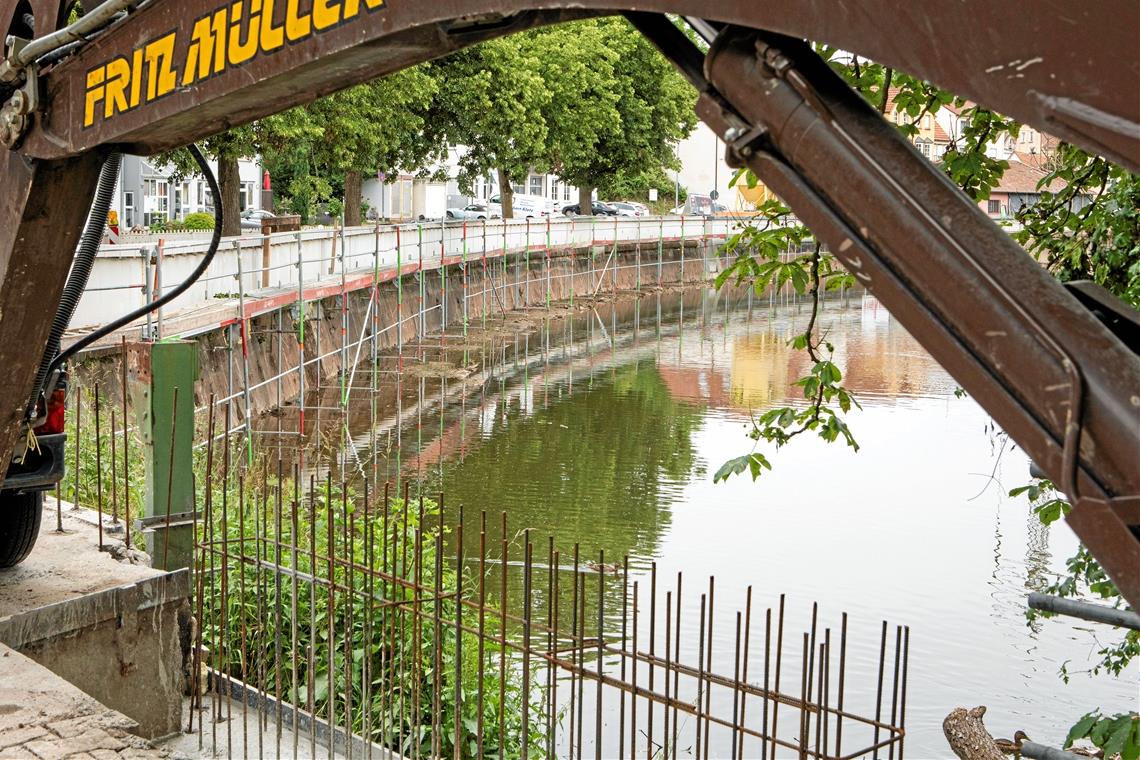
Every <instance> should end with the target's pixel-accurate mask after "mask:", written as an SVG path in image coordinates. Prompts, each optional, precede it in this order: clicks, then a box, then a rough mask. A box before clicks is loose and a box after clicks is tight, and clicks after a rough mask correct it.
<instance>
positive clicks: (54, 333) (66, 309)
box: [26, 153, 123, 419]
mask: <svg viewBox="0 0 1140 760" xmlns="http://www.w3.org/2000/svg"><path fill="white" fill-rule="evenodd" d="M122 160H123V157H122V154H120V153H112V154H111V155H110V156H108V157H107V160H106V161H105V162H103V168H102V169H101V170H100V172H99V184H98V185H97V186H96V189H95V202H94V203H93V204H92V205H91V215H90V216H88V217H87V225H86V226H85V227H84V228H83V236H82V237H81V238H80V239H79V248H78V249H77V250H76V253H75V262H74V263H73V264H72V265H71V273H70V274H68V276H67V284H66V285H64V286H63V295H62V296H60V298H59V305H58V306H57V307H56V310H55V319H53V320H52V323H51V333H50V334H49V335H48V342H47V346H46V347H45V348H44V355H43V358H42V359H41V360H40V367H39V370H38V371H37V372H36V384H35V385H33V386H32V397H31V400H29V401H28V408H27V412H26V415H27V417H28V419H32V418H33V417H35V414H36V402H37V401H38V400H39V397H40V391H41V390H43V387H44V382H45V381H46V380H47V379H48V372H49V371H50V368H51V363H52V360H53V359H55V357H56V355H57V354H58V353H59V341H60V340H61V339H62V338H63V331H64V330H66V329H67V326H68V325H69V324H71V317H72V315H73V314H75V307H76V306H78V305H79V299H80V298H82V297H83V291H84V290H85V289H86V288H87V280H88V279H89V278H90V277H91V269H92V268H93V267H94V266H95V255H96V254H97V253H99V244H100V243H101V242H102V241H103V230H104V228H105V227H106V225H107V212H108V211H109V210H110V208H111V199H112V198H113V197H114V195H115V184H116V182H117V181H118V179H119V165H120V164H121V163H122Z"/></svg>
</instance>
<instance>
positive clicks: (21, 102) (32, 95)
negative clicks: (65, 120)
mask: <svg viewBox="0 0 1140 760" xmlns="http://www.w3.org/2000/svg"><path fill="white" fill-rule="evenodd" d="M7 43H8V44H7V47H8V58H7V60H5V61H3V62H2V63H0V66H3V67H4V72H5V73H7V75H8V77H9V80H10V81H7V83H8V84H15V83H18V82H20V80H21V79H22V80H23V83H22V84H21V85H20V86H19V89H17V90H16V91H15V92H13V93H12V94H11V95H9V96H8V99H7V100H6V101H5V102H4V104H3V105H0V144H3V145H4V146H5V147H7V148H16V147H18V146H19V144H20V141H21V140H23V138H24V135H25V134H27V132H28V129H29V128H30V127H31V121H32V114H33V113H35V112H36V111H37V110H39V107H40V97H39V88H40V82H39V77H38V75H37V71H36V67H35V66H34V65H32V66H27V67H25V68H23V69H20V70H17V69H14V68H12V67H11V65H10V63H9V62H10V61H11V60H13V59H15V58H16V57H17V56H18V55H19V53H20V51H21V50H22V49H23V48H24V47H26V46H27V45H28V40H24V39H20V38H18V37H9V38H8V40H7ZM2 76H3V74H2V73H0V77H2ZM5 81H6V80H3V79H0V82H5Z"/></svg>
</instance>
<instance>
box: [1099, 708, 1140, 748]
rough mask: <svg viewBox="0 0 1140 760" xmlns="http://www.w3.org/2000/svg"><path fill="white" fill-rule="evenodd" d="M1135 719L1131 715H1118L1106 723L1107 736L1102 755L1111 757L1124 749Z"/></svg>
mask: <svg viewBox="0 0 1140 760" xmlns="http://www.w3.org/2000/svg"><path fill="white" fill-rule="evenodd" d="M1134 720H1135V719H1134V718H1133V717H1132V716H1131V715H1119V716H1117V717H1116V719H1114V720H1113V721H1111V722H1110V723H1109V725H1108V738H1107V739H1106V741H1105V743H1104V745H1103V746H1104V756H1105V757H1113V756H1114V755H1117V754H1120V752H1122V751H1123V750H1124V745H1125V744H1126V743H1128V740H1129V738H1130V737H1131V736H1132V724H1133V721H1134Z"/></svg>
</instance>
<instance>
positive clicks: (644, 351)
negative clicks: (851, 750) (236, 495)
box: [285, 289, 1137, 757]
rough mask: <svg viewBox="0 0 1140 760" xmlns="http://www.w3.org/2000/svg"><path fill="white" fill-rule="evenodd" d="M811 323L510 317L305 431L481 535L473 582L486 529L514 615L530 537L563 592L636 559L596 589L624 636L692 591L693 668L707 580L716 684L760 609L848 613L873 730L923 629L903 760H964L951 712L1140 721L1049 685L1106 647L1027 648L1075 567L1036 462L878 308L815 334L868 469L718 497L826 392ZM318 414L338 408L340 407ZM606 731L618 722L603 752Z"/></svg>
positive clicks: (593, 314)
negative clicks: (737, 626) (1059, 583)
mask: <svg viewBox="0 0 1140 760" xmlns="http://www.w3.org/2000/svg"><path fill="white" fill-rule="evenodd" d="M806 319H807V314H806V311H805V310H804V308H803V306H802V305H800V304H796V303H785V302H782V301H772V300H769V299H763V300H761V299H756V298H750V297H749V296H747V295H746V294H735V295H731V296H730V295H725V294H717V293H715V292H713V291H707V290H700V289H698V290H690V291H686V292H684V293H651V294H646V295H644V296H643V297H642V298H640V299H634V298H625V299H621V300H619V301H617V302H613V303H605V304H602V305H598V306H596V307H595V308H579V309H577V310H575V311H574V312H572V313H569V314H567V313H565V312H559V313H557V314H555V315H552V316H549V317H546V316H544V315H543V314H542V313H541V312H536V313H532V314H528V315H526V316H525V317H523V316H519V315H515V316H513V317H512V318H511V321H509V322H508V323H506V324H505V325H500V326H499V328H498V329H497V330H495V331H493V332H486V331H481V330H472V331H471V332H470V335H469V338H468V341H467V342H466V343H463V342H461V341H459V340H457V339H456V338H455V337H450V338H448V339H447V341H445V344H444V345H443V346H442V347H440V346H437V345H433V344H432V342H431V341H426V342H425V343H424V344H421V345H419V346H417V347H416V348H414V349H409V350H407V351H406V352H405V353H404V356H403V362H404V364H405V367H406V371H405V372H404V374H403V375H402V376H399V375H397V374H396V373H394V372H392V371H391V370H392V369H393V368H394V367H395V366H396V364H397V362H398V361H399V360H398V359H397V358H396V357H393V356H386V357H384V358H383V359H382V361H381V362H380V365H379V366H380V369H381V371H380V372H379V373H378V374H377V375H376V376H375V386H376V391H375V392H374V393H372V392H368V391H367V388H368V386H369V385H371V384H372V383H373V378H372V376H371V375H370V374H369V373H368V372H367V370H366V369H365V370H363V371H361V372H358V374H357V375H356V377H355V384H356V387H360V388H364V389H365V390H360V391H355V390H354V391H353V393H354V394H355V395H353V396H352V397H351V401H350V406H349V410H348V414H347V416H346V417H344V416H338V415H337V414H336V413H334V412H326V413H325V416H326V419H325V421H324V422H323V423H321V422H319V421H317V420H312V421H311V422H310V424H312V425H314V426H316V425H318V424H324V425H325V426H326V428H325V430H324V432H323V433H321V434H320V435H318V434H317V432H316V431H315V430H313V431H309V433H310V435H309V438H310V439H311V440H314V441H320V443H319V445H318V444H316V443H314V444H313V446H311V447H310V448H309V449H308V451H307V453H306V455H307V458H308V461H309V462H312V461H332V462H333V464H332V465H331V467H332V469H333V471H334V473H335V475H336V476H337V477H341V476H343V477H346V478H349V479H355V480H358V481H360V480H368V481H370V482H372V483H374V484H375V483H383V482H384V481H385V480H388V481H390V482H392V483H393V484H402V483H403V482H405V481H410V482H411V483H412V484H414V485H413V487H414V488H417V489H418V488H420V487H422V488H423V489H425V490H426V491H428V492H438V491H443V492H444V493H445V499H446V504H447V508H448V509H449V510H452V514H457V512H458V510H459V508H460V507H462V508H463V510H464V519H465V525H467V526H468V529H467V531H466V533H465V536H466V540H465V549H466V553H467V555H468V556H469V557H476V556H477V555H478V547H479V525H480V524H481V519H482V514H483V513H484V512H485V513H486V537H485V539H486V542H487V546H488V547H489V549H488V552H487V557H488V560H489V561H491V562H501V560H502V557H501V554H502V552H501V549H500V548H499V547H500V545H501V541H502V539H503V538H504V537H505V538H506V539H507V540H508V541H509V542H510V548H509V549H508V552H509V556H508V558H507V559H508V563H507V567H508V573H509V574H510V576H511V577H510V582H509V584H508V585H509V588H510V592H509V595H510V597H511V604H512V606H516V605H519V604H521V603H522V602H523V601H524V600H523V599H522V594H521V592H522V586H521V579H520V578H519V577H518V574H517V572H516V570H517V563H519V562H521V559H522V539H521V537H522V536H523V535H524V531H528V530H529V531H530V532H529V534H525V535H528V537H529V538H530V540H531V542H532V544H533V545H534V552H535V557H536V562H537V563H539V564H540V565H542V566H546V565H548V564H550V560H551V559H552V558H551V557H550V556H549V553H550V551H551V545H550V544H548V536H554V537H555V541H554V544H553V548H554V549H555V550H557V551H558V552H559V553H560V555H561V556H560V558H559V560H558V562H557V563H556V564H558V565H560V566H562V567H565V566H567V565H568V564H570V563H572V558H573V556H574V552H575V547H577V551H578V553H579V555H580V558H581V561H582V562H583V563H584V562H585V561H586V559H587V558H589V559H590V560H591V561H598V558H599V553H604V560H603V561H604V562H605V563H610V562H619V563H621V562H624V561H625V558H628V562H629V567H630V575H629V578H628V581H622V580H621V579H620V578H619V576H617V575H611V574H608V573H601V574H595V575H592V576H590V578H591V580H590V583H591V584H593V583H597V582H598V581H597V580H594V579H597V578H600V581H601V583H600V585H601V588H602V589H603V592H604V593H603V594H602V595H601V596H603V597H604V610H603V613H604V614H603V617H604V623H603V625H604V626H605V627H606V629H607V632H611V631H612V630H613V629H614V628H615V627H616V626H618V625H619V623H620V619H621V615H620V612H621V606H622V604H623V602H626V603H629V598H630V597H629V594H630V590H631V588H632V584H633V583H635V582H637V583H638V584H639V587H640V589H641V604H642V605H648V604H649V598H648V592H647V589H648V587H649V585H650V583H651V580H652V577H653V576H652V575H651V574H652V573H653V572H654V571H655V572H656V578H657V583H658V586H659V594H663V593H664V592H665V591H666V590H668V589H673V588H675V583H676V577H677V574H678V573H679V572H681V573H683V574H684V578H685V584H686V586H685V589H686V591H685V594H686V595H685V601H684V606H685V610H686V612H685V614H684V615H683V617H682V624H681V628H680V631H681V635H682V641H683V643H682V651H683V652H689V651H690V648H692V647H695V646H696V643H697V641H698V634H699V622H698V615H697V610H696V608H695V605H696V604H697V602H698V595H699V594H700V593H701V592H702V591H704V590H706V588H707V586H708V583H709V580H708V579H709V577H710V576H715V578H716V598H717V605H718V607H717V609H718V610H719V612H718V618H717V627H716V629H715V631H714V635H713V642H714V643H715V644H716V652H715V654H714V655H713V660H714V669H718V670H719V671H721V672H728V673H731V672H732V668H733V661H732V660H733V641H732V639H733V626H732V615H734V614H735V611H737V610H741V609H743V603H744V598H745V594H746V593H747V589H749V588H751V589H752V594H753V603H754V605H755V608H756V610H757V614H762V613H761V612H760V611H762V610H765V609H767V608H775V607H776V605H777V604H778V600H779V595H780V594H781V593H785V592H786V593H787V595H788V597H787V599H788V605H789V615H790V616H793V615H794V616H796V625H797V626H799V627H798V628H796V630H802V625H803V622H802V621H803V618H804V616H805V615H806V614H807V613H808V611H809V610H810V605H811V603H812V602H813V601H818V602H819V603H820V616H821V629H822V627H823V626H830V627H832V628H833V629H836V630H837V628H838V618H839V615H840V613H841V612H843V611H846V612H848V613H849V614H850V634H851V640H852V645H851V654H850V661H849V663H848V679H849V693H850V694H849V699H850V700H851V704H852V705H853V707H854V709H863V710H864V711H866V710H867V709H873V708H871V707H870V699H871V697H872V694H871V692H872V691H873V677H874V670H875V667H876V664H877V663H876V656H877V645H878V635H879V625H880V621H881V620H884V619H888V620H890V621H891V622H892V623H895V622H897V623H901V624H905V625H909V626H910V628H911V636H912V639H911V648H910V656H911V671H910V683H909V692H908V708H907V731H908V741H907V754H908V756H910V757H944V756H947V755H948V754H949V753H948V750H947V747H946V744H945V741H944V739H943V737H942V732H941V721H942V718H943V717H945V715H946V714H947V713H948V712H949V711H950V710H951V709H953V708H954V707H956V706H959V705H967V706H971V705H976V704H986V705H987V706H988V707H989V713H988V714H987V716H986V717H987V725H988V726H989V727H990V728H991V730H992V731H993V732H994V733H995V734H997V735H1005V736H1009V735H1011V734H1012V733H1013V732H1014V731H1015V730H1017V729H1022V730H1025V731H1026V732H1027V733H1028V734H1029V735H1030V736H1031V737H1032V738H1033V739H1034V740H1036V741H1044V742H1052V743H1055V744H1059V742H1060V741H1061V739H1062V738H1063V735H1064V733H1065V729H1066V728H1067V725H1068V723H1067V722H1066V721H1068V720H1069V719H1070V718H1075V717H1078V716H1079V715H1081V714H1083V713H1084V712H1086V711H1088V710H1090V709H1092V708H1094V707H1096V706H1098V705H1104V706H1105V707H1108V708H1113V709H1115V708H1119V709H1127V708H1128V707H1134V706H1135V701H1136V682H1137V670H1136V667H1135V666H1134V667H1133V668H1131V669H1130V671H1129V673H1128V674H1127V676H1126V677H1125V678H1122V679H1104V678H1101V679H1089V678H1085V677H1083V676H1079V677H1076V678H1074V679H1073V681H1072V683H1071V684H1069V685H1065V684H1063V683H1062V682H1061V680H1060V679H1059V678H1058V677H1057V668H1058V666H1059V665H1060V663H1061V662H1063V661H1066V660H1070V664H1069V667H1070V669H1073V670H1080V669H1081V668H1082V667H1084V663H1085V661H1086V659H1087V658H1088V657H1089V656H1090V655H1091V654H1092V648H1091V647H1090V639H1089V638H1088V636H1087V634H1086V633H1084V632H1082V631H1081V630H1078V627H1077V626H1075V625H1073V624H1072V623H1071V622H1069V621H1066V620H1049V621H1042V622H1039V623H1038V624H1036V625H1035V626H1034V627H1033V628H1029V627H1027V626H1026V625H1025V621H1024V614H1023V613H1024V598H1025V595H1026V594H1027V592H1028V591H1029V590H1031V589H1033V588H1036V587H1038V586H1039V585H1040V584H1041V582H1042V579H1043V578H1046V577H1048V576H1049V574H1051V573H1055V572H1056V571H1058V570H1059V569H1061V568H1062V567H1063V561H1064V559H1065V558H1066V557H1068V556H1069V555H1070V554H1071V553H1072V551H1073V550H1074V548H1075V546H1076V542H1075V538H1074V537H1073V536H1072V534H1071V532H1070V531H1069V530H1068V529H1067V528H1066V527H1064V526H1063V525H1062V526H1054V527H1052V528H1051V529H1046V528H1043V527H1041V526H1040V525H1039V524H1038V523H1037V522H1036V520H1035V518H1033V517H1032V515H1031V514H1029V511H1028V509H1027V507H1026V505H1025V504H1024V502H1022V501H1019V500H1011V499H1009V498H1007V497H1006V496H1005V493H1006V492H1007V491H1008V489H1009V488H1012V487H1014V486H1017V485H1020V484H1022V483H1024V482H1026V480H1027V479H1028V478H1027V461H1026V459H1025V457H1024V455H1023V454H1021V453H1020V451H1018V450H1017V449H1015V448H1011V447H1008V446H1006V445H1005V443H1004V441H1002V439H1000V438H998V437H996V435H995V433H994V430H993V428H992V426H991V425H990V421H989V418H988V416H987V415H986V414H985V413H984V412H983V411H982V410H981V409H980V408H979V407H978V406H977V405H976V404H975V403H974V402H973V401H971V400H969V399H958V398H956V397H955V395H954V389H955V388H956V387H957V384H956V383H955V382H954V380H953V379H952V378H951V377H949V375H947V373H946V372H945V371H944V370H942V369H941V368H940V367H939V366H938V365H937V363H936V362H934V361H933V360H932V359H931V358H930V357H929V356H928V355H927V354H926V353H925V352H924V351H923V350H922V348H921V347H920V346H919V345H918V344H917V343H916V342H915V341H914V340H913V339H912V338H911V337H910V336H909V335H908V334H907V332H906V331H905V330H904V329H903V328H902V327H901V326H900V325H899V324H898V323H897V321H895V320H894V319H893V318H892V317H891V316H890V315H889V314H888V313H887V312H886V311H885V310H884V309H883V308H882V307H881V305H879V304H878V303H877V302H876V301H875V300H874V299H872V298H870V297H867V296H863V295H859V294H850V295H849V296H848V297H846V298H837V299H834V300H832V301H829V302H828V303H827V305H826V309H825V312H824V314H823V316H822V318H821V321H820V325H821V329H822V330H823V331H824V332H825V333H826V335H827V337H828V340H829V341H830V342H832V343H833V344H834V345H835V347H836V356H835V360H836V363H837V364H838V365H839V366H840V367H841V369H842V370H843V371H844V373H845V376H846V377H845V383H846V384H847V385H848V387H849V388H851V389H852V390H853V392H854V393H855V395H856V397H857V398H858V400H859V401H860V402H861V404H862V406H863V409H862V410H861V411H855V412H853V413H852V414H851V415H850V424H851V426H852V429H853V430H854V432H855V435H856V437H857V438H858V439H859V442H860V444H861V446H862V449H861V451H859V452H858V453H855V452H852V451H851V450H849V449H846V448H845V447H843V446H841V445H827V444H823V443H821V442H819V441H816V440H811V439H806V438H804V439H802V440H797V441H796V442H795V443H794V444H793V445H791V446H789V447H788V448H786V449H785V450H783V451H780V452H779V453H776V454H775V455H774V456H771V455H772V452H771V451H770V450H769V451H767V453H768V454H769V455H770V458H771V459H772V461H773V464H774V466H775V469H774V471H773V472H771V473H768V474H765V475H764V476H763V477H762V478H761V480H760V481H759V482H757V483H752V482H751V481H750V480H748V479H747V478H743V479H741V478H737V479H734V480H732V481H730V482H728V483H726V484H720V485H714V484H713V483H712V482H711V474H712V473H713V472H714V471H715V470H716V468H717V467H718V466H719V465H720V464H721V463H722V462H723V461H725V460H726V459H728V458H730V457H732V456H736V455H739V454H741V453H744V452H746V451H748V450H749V448H750V446H751V445H752V442H751V441H750V440H749V439H748V438H747V437H746V435H745V433H746V431H747V429H748V420H749V416H750V415H751V414H753V413H757V412H760V411H762V410H763V409H764V408H766V407H767V406H770V405H773V404H782V403H785V402H786V401H788V400H789V399H794V398H795V394H796V393H797V391H796V389H795V388H794V387H793V386H792V385H791V383H792V382H793V381H794V380H795V379H796V378H798V377H800V376H801V375H803V374H805V373H806V372H807V370H808V369H809V368H808V365H807V360H806V357H805V356H803V354H802V352H795V351H792V350H790V349H789V348H788V346H787V341H788V339H789V338H790V337H791V336H792V335H794V334H795V333H796V332H797V331H798V330H802V328H803V324H804V322H805V321H806ZM334 390H335V389H334ZM324 398H325V399H326V400H324V401H321V402H320V404H319V405H320V406H334V405H335V402H334V401H333V400H332V399H334V398H335V395H334V394H333V393H332V391H330V394H329V395H326V396H325V397H324ZM346 420H347V424H346ZM285 424H286V425H287V424H288V419H287V418H286V420H285ZM317 471H319V472H321V473H323V472H324V470H323V469H321V468H318V469H317ZM397 487H399V486H397ZM503 513H505V514H506V515H507V531H506V534H505V535H504V534H503V532H502V530H501V527H500V524H501V523H500V521H501V519H502V517H501V515H502V514H503ZM542 583H546V579H545V576H544V577H543V580H542ZM624 583H628V584H629V585H628V586H626V585H623V584H624ZM540 585H541V584H540ZM562 593H563V594H565V593H567V592H566V590H565V589H563V592H562ZM593 598H597V597H596V596H595V597H593ZM661 603H662V600H661V598H660V596H659V597H658V605H660V604H661ZM596 609H597V608H596V602H591V603H590V608H589V612H588V614H589V616H590V618H591V619H593V616H594V615H595V610H596ZM658 614H661V613H660V611H659V613H658ZM658 635H660V634H658ZM645 636H646V634H645V631H644V630H643V631H642V633H641V643H642V644H646V645H647V644H648V642H647V641H646V640H645ZM613 720H615V718H614V716H613V715H611V714H610V713H609V712H607V713H606V716H605V723H606V727H605V728H604V730H606V731H612V730H613V725H612V721H613ZM726 746H727V745H726ZM713 748H714V751H713V754H714V755H718V753H720V754H723V752H727V749H725V747H721V745H720V744H718V743H717V741H716V740H715V739H714V742H713ZM718 748H719V749H718ZM722 751H723V752H722ZM746 756H749V754H748V753H747V752H746Z"/></svg>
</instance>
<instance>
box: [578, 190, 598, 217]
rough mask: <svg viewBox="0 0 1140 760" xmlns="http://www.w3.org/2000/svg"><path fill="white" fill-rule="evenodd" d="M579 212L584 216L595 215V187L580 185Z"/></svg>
mask: <svg viewBox="0 0 1140 760" xmlns="http://www.w3.org/2000/svg"><path fill="white" fill-rule="evenodd" d="M578 213H579V214H582V215H583V216H593V215H594V188H592V187H584V186H582V185H579V186H578Z"/></svg>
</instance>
